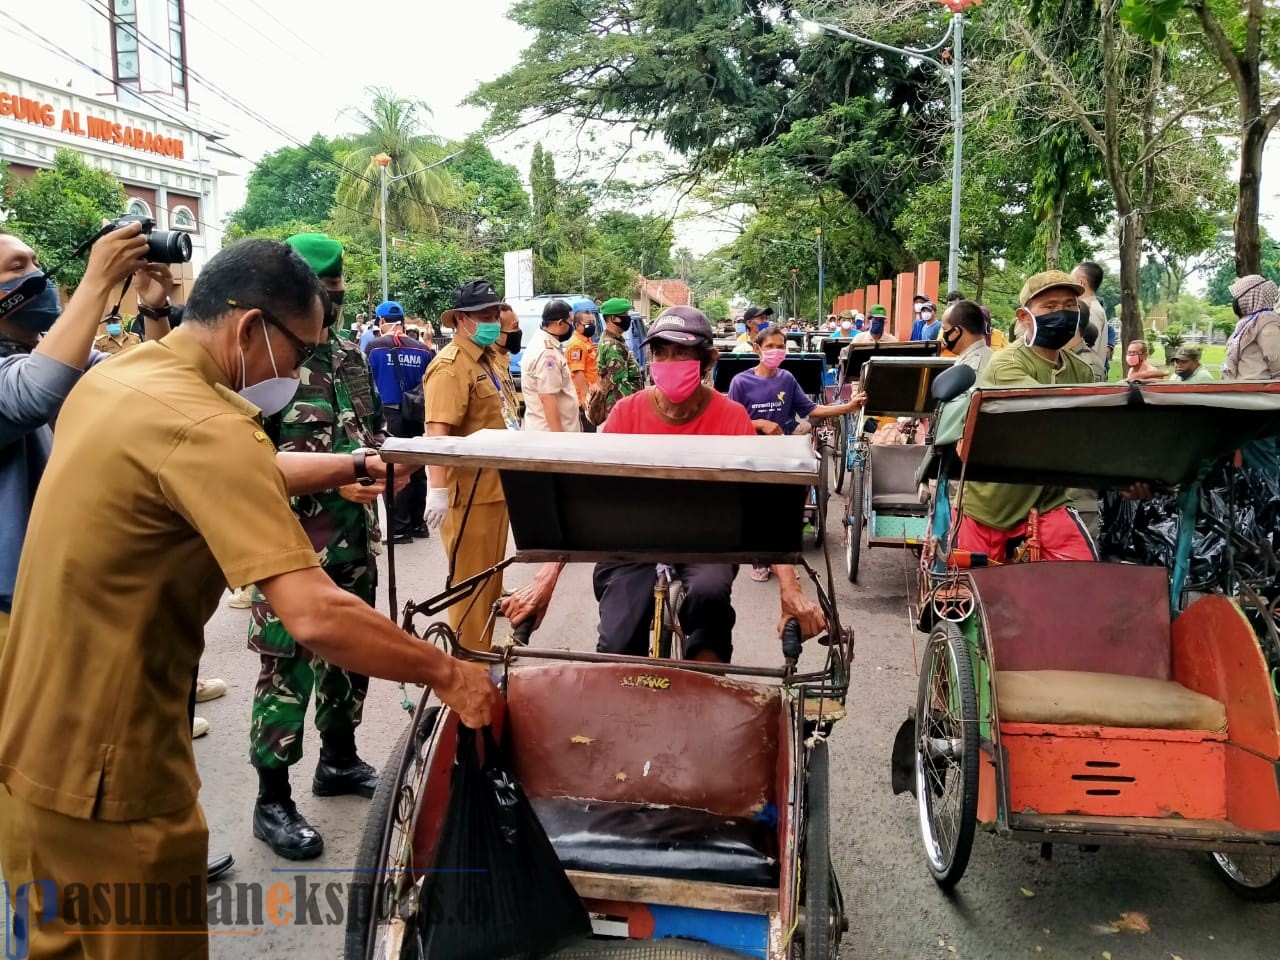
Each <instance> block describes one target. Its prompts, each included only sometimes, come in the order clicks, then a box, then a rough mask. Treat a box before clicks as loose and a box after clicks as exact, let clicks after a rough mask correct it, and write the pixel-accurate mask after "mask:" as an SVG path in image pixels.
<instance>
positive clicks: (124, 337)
mask: <svg viewBox="0 0 1280 960" xmlns="http://www.w3.org/2000/svg"><path fill="white" fill-rule="evenodd" d="M141 342H142V338H141V337H140V336H138V335H137V334H136V333H130V332H129V331H128V330H125V331H123V332H122V333H121V334H120V335H119V336H117V337H113V336H111V334H109V333H107V321H105V320H103V321H102V322H101V323H99V324H98V332H97V333H96V334H94V337H93V349H95V350H101V351H102V352H103V353H106V354H109V355H111V356H115V355H116V354H117V353H123V352H124V351H125V350H128V349H129V348H130V347H136V346H137V345H138V344H140V343H141Z"/></svg>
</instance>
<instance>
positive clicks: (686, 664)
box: [458, 647, 828, 686]
mask: <svg viewBox="0 0 1280 960" xmlns="http://www.w3.org/2000/svg"><path fill="white" fill-rule="evenodd" d="M458 656H459V657H461V658H463V659H466V660H477V661H480V662H482V663H506V662H508V661H511V660H557V661H565V662H573V663H614V664H621V665H625V666H633V667H647V668H649V669H650V670H652V669H653V668H654V667H659V666H662V667H674V668H676V669H678V670H689V671H692V672H694V673H710V674H714V675H717V676H741V677H767V678H769V679H774V680H787V681H788V683H789V685H792V686H801V685H803V684H806V683H817V682H819V681H823V680H826V679H828V678H827V675H826V674H825V673H790V674H789V673H787V671H786V669H785V668H783V667H748V666H743V665H739V664H733V663H703V662H701V661H699V660H654V659H652V658H651V657H633V656H628V655H626V654H621V653H595V652H591V651H586V650H582V651H578V650H554V649H550V648H547V647H518V648H513V647H509V648H504V650H503V651H502V652H498V653H486V652H483V651H478V650H466V651H463V650H459V651H458Z"/></svg>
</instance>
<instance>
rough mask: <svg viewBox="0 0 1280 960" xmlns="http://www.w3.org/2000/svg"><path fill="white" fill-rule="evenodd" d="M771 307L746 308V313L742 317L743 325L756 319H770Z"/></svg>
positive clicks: (771, 314)
mask: <svg viewBox="0 0 1280 960" xmlns="http://www.w3.org/2000/svg"><path fill="white" fill-rule="evenodd" d="M772 316H773V307H747V312H746V313H744V314H743V315H742V320H743V322H744V323H750V322H751V321H752V320H754V319H755V318H756V317H772Z"/></svg>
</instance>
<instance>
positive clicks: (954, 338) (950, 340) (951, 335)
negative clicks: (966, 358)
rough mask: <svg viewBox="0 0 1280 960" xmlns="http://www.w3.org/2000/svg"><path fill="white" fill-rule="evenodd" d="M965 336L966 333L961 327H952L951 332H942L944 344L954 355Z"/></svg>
mask: <svg viewBox="0 0 1280 960" xmlns="http://www.w3.org/2000/svg"><path fill="white" fill-rule="evenodd" d="M963 335H964V331H963V330H961V329H960V328H959V327H952V328H951V329H950V330H944V331H942V342H943V343H945V344H946V345H947V349H948V350H950V351H951V352H952V353H955V351H956V345H957V344H958V343H959V342H960V337H961V336H963Z"/></svg>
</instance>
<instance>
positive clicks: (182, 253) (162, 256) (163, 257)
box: [94, 216, 191, 263]
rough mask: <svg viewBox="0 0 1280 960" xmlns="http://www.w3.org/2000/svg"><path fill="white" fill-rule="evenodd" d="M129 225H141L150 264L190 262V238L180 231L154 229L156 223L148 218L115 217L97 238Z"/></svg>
mask: <svg viewBox="0 0 1280 960" xmlns="http://www.w3.org/2000/svg"><path fill="white" fill-rule="evenodd" d="M131 223H140V224H142V232H143V233H145V234H146V235H147V259H148V260H149V261H151V262H152V263H187V262H189V261H190V260H191V238H190V237H189V236H187V235H186V234H185V233H183V232H182V231H180V230H157V229H155V225H156V222H155V221H154V220H152V219H151V218H150V217H141V216H125V217H117V218H116V219H115V220H112V221H111V222H110V223H108V224H107V225H106V226H105V227H103V228H102V230H101V231H100V232H99V233H98V236H99V237H101V236H104V235H106V234H108V233H110V232H111V231H112V230H119V229H120V228H121V227H127V226H128V225H129V224H131ZM94 239H97V238H96V237H95V238H94Z"/></svg>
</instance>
